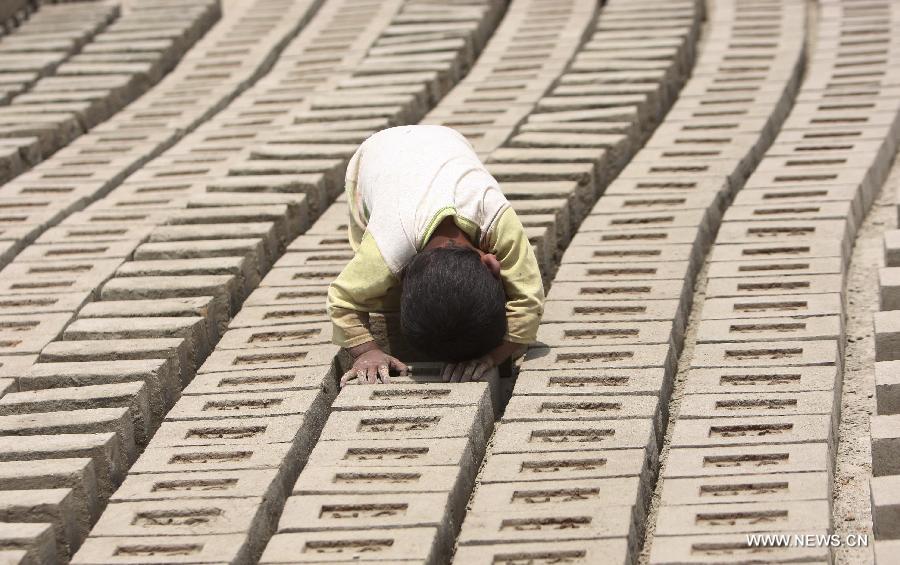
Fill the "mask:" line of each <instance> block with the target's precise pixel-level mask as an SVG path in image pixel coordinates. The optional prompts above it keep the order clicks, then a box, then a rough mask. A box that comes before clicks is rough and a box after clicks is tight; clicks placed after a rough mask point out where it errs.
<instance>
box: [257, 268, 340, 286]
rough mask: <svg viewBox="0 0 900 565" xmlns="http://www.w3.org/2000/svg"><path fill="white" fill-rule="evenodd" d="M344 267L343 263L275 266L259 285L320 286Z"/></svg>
mask: <svg viewBox="0 0 900 565" xmlns="http://www.w3.org/2000/svg"><path fill="white" fill-rule="evenodd" d="M343 269H344V265H322V266H316V267H275V268H273V269H272V270H271V271H269V274H268V275H266V278H264V279H263V280H262V282H261V283H260V287H272V286H276V287H285V286H293V287H298V286H322V285H324V284H330V283H331V281H333V280H334V279H335V278H336V277H337V276H338V275H339V274H341V271H342V270H343Z"/></svg>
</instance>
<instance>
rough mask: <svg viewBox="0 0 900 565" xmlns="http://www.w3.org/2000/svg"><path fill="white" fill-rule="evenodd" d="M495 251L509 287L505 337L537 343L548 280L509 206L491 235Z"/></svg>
mask: <svg viewBox="0 0 900 565" xmlns="http://www.w3.org/2000/svg"><path fill="white" fill-rule="evenodd" d="M491 251H492V252H493V253H494V255H496V256H497V260H498V261H500V277H501V278H502V279H503V286H504V289H505V290H506V321H507V326H508V328H507V335H506V337H505V339H506V340H507V341H510V342H512V343H521V344H529V343H533V342H534V341H535V340H536V339H537V331H538V325H539V324H540V323H541V316H543V314H544V283H543V281H542V279H541V270H540V267H539V266H538V262H537V257H535V255H534V248H532V247H531V242H529V241H528V236H527V235H526V233H525V228H524V227H523V226H522V222H521V221H520V220H519V216H518V215H516V212H515V210H513V209H512V208H508V209H506V210H505V211H504V212H503V213H502V214H501V215H500V218H499V220H497V226H496V227H495V228H494V233H493V234H492V235H491Z"/></svg>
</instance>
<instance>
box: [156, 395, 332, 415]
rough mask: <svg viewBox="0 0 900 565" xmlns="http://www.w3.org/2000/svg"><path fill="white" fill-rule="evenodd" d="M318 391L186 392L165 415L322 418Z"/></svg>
mask: <svg viewBox="0 0 900 565" xmlns="http://www.w3.org/2000/svg"><path fill="white" fill-rule="evenodd" d="M320 398H321V391H318V390H315V389H310V390H303V391H283V392H281V391H279V392H242V393H231V394H228V393H226V394H215V395H209V396H206V395H190V396H188V395H185V396H183V397H181V399H180V400H179V401H178V403H177V404H175V406H174V407H173V408H172V410H170V411H169V413H168V414H166V421H167V422H176V421H188V420H207V419H210V420H221V419H229V418H240V419H241V420H242V421H244V422H245V423H249V422H252V418H256V417H265V416H287V415H298V414H307V416H308V417H312V418H314V419H315V418H319V417H321V414H320V413H319V411H320V406H319V403H320Z"/></svg>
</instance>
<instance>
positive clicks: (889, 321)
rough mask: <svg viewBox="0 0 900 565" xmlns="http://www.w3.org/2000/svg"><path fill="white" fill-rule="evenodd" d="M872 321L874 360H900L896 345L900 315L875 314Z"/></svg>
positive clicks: (893, 313) (899, 349)
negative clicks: (873, 325)
mask: <svg viewBox="0 0 900 565" xmlns="http://www.w3.org/2000/svg"><path fill="white" fill-rule="evenodd" d="M872 319H873V322H874V324H875V360H876V361H895V360H897V359H900V343H898V339H900V336H898V330H900V328H898V325H900V313H898V312H895V311H887V312H875V313H874V314H873V316H872Z"/></svg>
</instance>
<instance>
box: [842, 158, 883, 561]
mask: <svg viewBox="0 0 900 565" xmlns="http://www.w3.org/2000/svg"><path fill="white" fill-rule="evenodd" d="M898 189H900V161H898V160H897V159H895V160H894V166H893V169H892V171H891V174H890V176H889V177H888V179H887V182H885V184H884V186H882V189H881V194H880V195H879V196H878V198H877V200H876V201H875V204H874V205H873V206H872V209H871V210H870V212H869V214H868V216H867V217H866V219H865V222H863V225H862V227H861V228H860V229H859V232H858V235H857V239H856V245H855V246H854V248H853V256H852V258H851V260H850V268H849V273H848V277H847V293H846V297H847V303H846V307H847V321H846V323H847V327H846V336H847V343H846V344H845V350H844V386H843V391H842V395H841V396H842V398H841V424H840V430H839V433H840V436H839V442H838V450H837V461H836V463H835V470H834V485H833V489H834V490H833V501H834V507H833V510H832V512H833V516H832V524H833V527H834V533H836V534H839V535H842V536H843V535H846V534H849V533H854V534H869V536H870V541H869V543H870V546H869V549H868V550H863V549H850V548H844V549H840V550H836V551H835V563H837V564H840V565H857V564H859V565H862V564H868V563H872V559H873V557H872V547H871V543H872V542H871V534H872V512H871V507H870V502H869V477H871V476H872V462H871V459H872V453H871V446H870V443H869V417H870V416H871V415H872V414H873V413H874V411H875V338H874V329H873V326H872V313H873V312H875V311H876V310H878V268H879V267H881V266H882V265H883V264H884V256H883V252H882V238H883V236H884V231H885V230H889V229H894V228H895V227H896V226H897V213H896V210H895V208H894V204H895V200H896V196H895V194H896V191H897V190H898Z"/></svg>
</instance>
